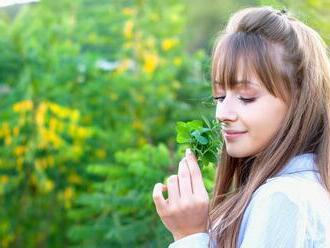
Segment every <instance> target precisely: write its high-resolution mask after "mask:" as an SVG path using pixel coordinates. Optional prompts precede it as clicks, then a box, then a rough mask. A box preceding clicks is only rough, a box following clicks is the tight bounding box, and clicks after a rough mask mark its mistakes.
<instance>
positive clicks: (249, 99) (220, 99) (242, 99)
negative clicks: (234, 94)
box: [213, 96, 255, 104]
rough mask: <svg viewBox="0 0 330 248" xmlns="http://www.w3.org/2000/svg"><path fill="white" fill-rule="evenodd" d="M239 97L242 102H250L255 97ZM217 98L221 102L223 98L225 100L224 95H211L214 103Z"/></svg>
mask: <svg viewBox="0 0 330 248" xmlns="http://www.w3.org/2000/svg"><path fill="white" fill-rule="evenodd" d="M239 99H240V100H241V101H242V102H244V103H251V102H254V101H255V98H244V97H239ZM217 100H219V101H220V102H222V101H223V100H225V96H216V97H213V101H214V103H215V104H216V103H217Z"/></svg>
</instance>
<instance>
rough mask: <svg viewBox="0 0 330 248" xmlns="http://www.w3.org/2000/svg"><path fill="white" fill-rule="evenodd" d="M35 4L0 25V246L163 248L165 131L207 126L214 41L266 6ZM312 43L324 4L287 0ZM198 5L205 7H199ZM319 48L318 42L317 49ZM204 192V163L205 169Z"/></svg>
mask: <svg viewBox="0 0 330 248" xmlns="http://www.w3.org/2000/svg"><path fill="white" fill-rule="evenodd" d="M204 2H205V1H201V0H194V1H191V2H187V1H184V0H169V1H152V0H136V1H133V0H131V1H128V0H126V1H106V0H99V1H92V0H75V1H71V0H58V1H52V0H42V1H41V2H40V3H38V4H33V5H29V6H24V7H22V8H19V9H16V10H15V11H9V12H8V11H5V10H3V11H1V13H0V52H1V57H0V104H1V111H0V120H1V121H0V204H1V207H0V208H1V210H0V247H4V248H6V247H28V248H29V247H166V246H167V245H168V243H170V242H171V241H172V237H171V234H170V233H169V232H168V231H167V230H166V229H165V227H164V226H163V224H162V223H161V221H160V219H159V217H158V215H157V213H156V211H155V208H154V205H153V201H152V189H153V186H154V184H155V183H157V182H162V181H164V179H165V178H166V177H167V176H169V175H170V174H176V173H177V166H178V161H179V160H180V159H181V158H182V156H183V154H184V147H183V146H179V145H177V144H176V130H175V127H176V122H178V121H183V122H187V121H190V120H194V119H201V116H203V115H204V116H206V117H208V118H210V119H211V118H214V117H213V114H214V107H213V105H212V104H211V101H212V100H211V97H210V96H211V89H210V85H209V65H210V58H209V55H210V48H211V45H212V42H213V39H214V37H215V32H216V31H218V30H219V29H220V28H221V26H223V25H224V23H225V21H226V20H227V18H228V17H229V15H230V13H232V12H233V11H235V10H236V9H238V8H242V7H246V6H249V5H259V4H269V3H270V2H269V1H262V2H252V1H215V2H213V1H212V2H211V1H209V4H205V3H204ZM272 4H274V5H278V6H287V7H289V8H290V10H291V9H292V10H293V11H296V10H299V13H300V14H301V16H302V17H303V18H304V19H305V20H306V21H307V22H308V23H309V24H310V25H312V26H313V27H315V28H316V29H318V30H320V32H321V33H322V34H326V33H327V32H328V31H329V23H330V22H329V16H328V14H327V13H328V12H327V11H325V9H326V8H328V7H329V2H328V1H300V2H297V1H295V2H293V1H292V2H291V1H286V2H285V3H284V2H281V3H278V2H274V1H272ZM202 7H203V8H202ZM328 38H329V37H325V39H326V40H327V41H328ZM203 176H204V182H205V184H206V187H207V189H208V191H209V192H211V191H212V187H213V183H214V180H213V179H214V167H213V166H212V164H209V166H204V167H203Z"/></svg>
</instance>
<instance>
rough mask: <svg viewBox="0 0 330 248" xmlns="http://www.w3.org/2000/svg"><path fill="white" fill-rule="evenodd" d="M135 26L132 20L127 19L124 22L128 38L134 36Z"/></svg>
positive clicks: (125, 34) (124, 31) (125, 33)
mask: <svg viewBox="0 0 330 248" xmlns="http://www.w3.org/2000/svg"><path fill="white" fill-rule="evenodd" d="M133 26H134V23H133V21H131V20H128V21H126V22H125V24H124V30H123V33H124V36H125V37H126V38H127V39H131V38H132V36H133Z"/></svg>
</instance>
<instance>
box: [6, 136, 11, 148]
mask: <svg viewBox="0 0 330 248" xmlns="http://www.w3.org/2000/svg"><path fill="white" fill-rule="evenodd" d="M10 144H11V137H10V136H7V137H6V138H5V145H6V146H9V145H10Z"/></svg>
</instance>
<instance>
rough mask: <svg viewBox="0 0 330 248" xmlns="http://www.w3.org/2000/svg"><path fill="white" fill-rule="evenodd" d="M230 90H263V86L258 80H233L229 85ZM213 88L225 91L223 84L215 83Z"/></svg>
mask: <svg viewBox="0 0 330 248" xmlns="http://www.w3.org/2000/svg"><path fill="white" fill-rule="evenodd" d="M229 87H230V88H232V89H244V88H255V89H263V88H264V86H263V85H262V83H260V81H259V80H256V79H241V80H239V79H238V80H234V82H232V83H231V84H230V85H229ZM215 88H216V89H220V90H225V89H226V85H225V84H224V83H215Z"/></svg>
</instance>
